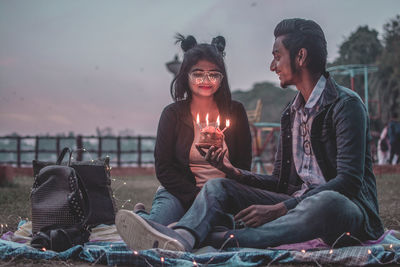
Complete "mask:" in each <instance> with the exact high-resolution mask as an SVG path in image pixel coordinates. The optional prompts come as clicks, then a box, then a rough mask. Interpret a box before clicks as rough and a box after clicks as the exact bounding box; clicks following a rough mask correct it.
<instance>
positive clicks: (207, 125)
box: [206, 113, 208, 127]
mask: <svg viewBox="0 0 400 267" xmlns="http://www.w3.org/2000/svg"><path fill="white" fill-rule="evenodd" d="M206 126H207V127H208V113H207V115H206Z"/></svg>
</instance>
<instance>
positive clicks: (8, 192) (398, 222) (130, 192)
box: [0, 174, 400, 266]
mask: <svg viewBox="0 0 400 267" xmlns="http://www.w3.org/2000/svg"><path fill="white" fill-rule="evenodd" d="M32 182H33V178H32V177H16V178H15V179H14V182H13V183H12V184H10V185H7V186H5V187H0V224H1V225H2V228H1V230H0V232H1V233H2V234H3V233H5V232H7V231H15V229H16V227H17V224H18V222H19V221H20V220H21V219H25V218H28V219H29V218H30V201H29V194H30V189H31V186H32ZM158 185H159V183H158V181H157V179H156V178H155V177H154V176H135V177H113V182H112V188H113V190H114V194H115V197H116V204H117V206H118V208H121V207H122V206H123V208H124V209H133V206H134V204H135V203H137V202H143V203H144V204H145V205H146V207H148V208H150V207H151V201H152V198H153V195H154V193H155V191H156V189H157V187H158ZM377 188H378V199H379V208H380V215H381V218H382V221H383V223H384V225H385V228H388V229H395V230H398V231H400V193H399V192H400V174H396V175H382V176H377ZM0 235H1V234H0ZM10 263H11V262H10ZM59 263H60V262H58V264H57V263H55V262H54V261H31V260H24V259H16V260H13V261H12V263H11V265H12V266H53V265H68V266H90V265H88V264H86V263H82V262H66V263H63V264H59ZM3 265H7V266H10V265H9V263H7V262H3V261H0V266H3ZM296 266H299V265H296Z"/></svg>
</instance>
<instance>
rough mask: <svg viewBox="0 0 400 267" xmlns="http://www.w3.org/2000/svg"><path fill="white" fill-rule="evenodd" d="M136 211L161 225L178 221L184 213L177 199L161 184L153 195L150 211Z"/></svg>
mask: <svg viewBox="0 0 400 267" xmlns="http://www.w3.org/2000/svg"><path fill="white" fill-rule="evenodd" d="M136 213H137V214H138V215H140V216H141V217H143V218H145V219H148V220H152V221H154V222H157V223H159V224H162V225H169V224H171V223H173V222H177V221H179V220H180V219H181V218H182V216H183V215H184V214H185V209H184V208H183V206H182V204H181V202H180V201H179V199H177V198H176V197H175V196H173V195H172V194H171V193H169V192H168V191H167V189H165V188H164V187H163V186H159V187H158V189H157V192H156V194H155V196H154V199H153V204H152V207H151V210H150V213H147V212H145V211H137V212H136Z"/></svg>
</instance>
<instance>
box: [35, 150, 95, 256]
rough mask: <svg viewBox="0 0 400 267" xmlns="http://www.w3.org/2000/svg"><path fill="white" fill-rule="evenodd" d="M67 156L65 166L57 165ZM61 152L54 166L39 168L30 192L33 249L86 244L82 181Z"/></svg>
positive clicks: (87, 210)
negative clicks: (66, 164)
mask: <svg viewBox="0 0 400 267" xmlns="http://www.w3.org/2000/svg"><path fill="white" fill-rule="evenodd" d="M67 152H69V153H70V156H69V161H68V166H63V165H61V162H62V160H63V158H64V156H65V154H66V153H67ZM71 154H72V152H71V150H70V149H69V148H64V149H63V151H62V152H61V154H60V156H59V157H58V160H57V162H56V164H55V165H50V166H46V167H44V168H42V169H41V170H40V171H39V173H38V174H37V175H36V176H35V181H34V184H33V186H32V191H31V209H32V233H33V237H32V241H31V245H32V247H34V248H37V249H41V250H43V249H46V250H48V249H50V250H54V251H64V250H66V249H68V248H70V247H72V246H75V245H80V244H83V243H85V242H87V241H88V239H89V235H90V232H89V228H88V226H87V221H88V218H89V216H90V203H89V198H88V194H87V190H86V188H85V184H84V183H83V181H82V179H81V178H80V177H79V175H78V174H77V173H76V171H75V170H74V169H73V168H72V167H70V166H69V164H70V160H71Z"/></svg>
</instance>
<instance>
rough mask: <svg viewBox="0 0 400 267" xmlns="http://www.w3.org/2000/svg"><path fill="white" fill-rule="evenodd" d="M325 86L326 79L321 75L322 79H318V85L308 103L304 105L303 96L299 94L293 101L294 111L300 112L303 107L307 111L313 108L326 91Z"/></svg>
mask: <svg viewBox="0 0 400 267" xmlns="http://www.w3.org/2000/svg"><path fill="white" fill-rule="evenodd" d="M325 85H326V78H325V77H324V76H323V75H321V77H320V78H319V79H318V82H317V84H316V85H315V87H314V89H313V90H312V92H311V95H310V98H309V99H308V101H307V103H304V98H303V95H302V94H301V93H300V92H299V93H298V94H297V95H296V97H295V99H294V101H293V104H292V110H299V109H300V108H301V107H303V106H304V107H305V108H307V109H311V108H313V107H314V106H315V105H316V104H317V102H318V100H319V99H320V97H321V95H322V92H323V91H324V88H325Z"/></svg>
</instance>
